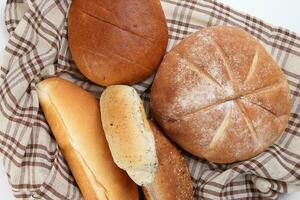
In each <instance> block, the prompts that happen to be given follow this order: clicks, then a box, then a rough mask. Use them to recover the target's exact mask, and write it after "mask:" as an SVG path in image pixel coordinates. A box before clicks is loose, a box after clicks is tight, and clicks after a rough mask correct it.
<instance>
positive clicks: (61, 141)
mask: <svg viewBox="0 0 300 200" xmlns="http://www.w3.org/2000/svg"><path fill="white" fill-rule="evenodd" d="M37 92H38V97H39V101H40V105H41V107H42V110H43V112H44V114H45V117H46V119H47V122H48V123H49V126H50V128H51V130H52V131H53V134H54V136H55V138H56V141H57V143H58V145H59V147H60V149H61V151H62V153H63V155H64V156H65V159H66V161H67V163H68V165H69V167H70V169H71V171H72V173H73V175H74V178H75V180H76V182H77V184H78V186H79V188H80V190H81V192H82V195H83V198H84V199H85V200H94V199H98V200H115V199H130V200H131V199H132V200H138V198H139V197H138V190H137V186H136V184H134V182H133V181H132V180H131V179H130V178H129V177H128V175H127V174H126V172H124V171H123V170H121V169H120V168H118V167H117V166H116V164H115V163H114V162H113V159H112V156H111V153H110V150H109V147H108V144H107V141H106V139H105V135H104V133H103V130H102V126H101V118H100V111H99V104H98V101H97V100H96V98H94V97H93V96H92V95H90V94H89V93H88V92H86V91H84V90H83V89H81V88H80V87H78V86H76V85H75V84H73V83H71V82H69V81H65V80H63V79H60V78H50V79H47V80H44V81H42V82H41V83H39V84H38V85H37Z"/></svg>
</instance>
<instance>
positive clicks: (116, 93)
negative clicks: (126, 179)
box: [100, 85, 193, 200]
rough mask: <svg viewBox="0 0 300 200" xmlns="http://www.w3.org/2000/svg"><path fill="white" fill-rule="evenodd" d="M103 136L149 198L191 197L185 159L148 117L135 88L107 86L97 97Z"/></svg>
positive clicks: (183, 199)
mask: <svg viewBox="0 0 300 200" xmlns="http://www.w3.org/2000/svg"><path fill="white" fill-rule="evenodd" d="M100 108H101V118H102V124H103V129H104V132H105V136H106V139H107V141H108V144H109V147H110V150H111V152H112V156H113V159H114V161H115V162H116V163H117V165H118V166H119V167H120V168H122V169H124V170H126V171H127V173H128V174H129V176H130V177H131V178H132V179H133V180H134V181H135V182H136V183H137V184H138V185H142V186H143V190H144V192H145V196H146V198H147V199H149V200H154V199H160V200H189V199H193V191H192V181H191V177H190V176H189V172H188V168H187V163H186V161H185V160H184V157H183V156H182V155H181V154H180V152H179V151H178V150H177V149H176V147H175V146H174V145H173V144H172V143H171V142H170V141H169V140H168V139H167V138H165V137H164V135H163V134H162V133H161V132H160V130H159V129H158V128H157V127H156V126H155V124H154V123H152V122H149V121H148V120H147V116H146V114H145V111H144V107H143V104H142V101H141V99H140V97H139V96H138V94H137V92H136V91H135V89H134V88H132V87H129V86H124V85H116V86H110V87H108V88H107V89H106V90H105V91H104V92H103V93H102V95H101V98H100Z"/></svg>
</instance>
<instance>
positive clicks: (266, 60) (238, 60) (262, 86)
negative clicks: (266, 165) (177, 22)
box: [151, 26, 291, 163]
mask: <svg viewBox="0 0 300 200" xmlns="http://www.w3.org/2000/svg"><path fill="white" fill-rule="evenodd" d="M151 105H152V110H153V113H154V117H155V118H156V119H157V121H158V122H159V123H160V124H161V126H162V127H163V128H164V130H165V131H166V133H167V134H169V136H170V137H171V138H172V139H173V140H174V141H175V142H177V143H178V144H179V145H180V146H181V147H183V148H184V149H185V150H187V151H189V152H191V153H193V154H195V155H197V156H199V157H204V158H206V159H208V160H210V161H214V162H220V163H230V162H234V161H239V160H244V159H248V158H251V157H253V156H254V155H256V154H258V153H259V152H261V151H262V150H264V149H265V148H266V147H267V146H269V145H270V144H272V143H273V142H274V140H275V139H276V138H277V137H278V136H279V135H280V134H281V133H282V132H283V130H284V128H285V126H286V124H287V120H288V116H289V113H290V110H291V102H290V98H289V88H288V83H287V80H286V78H285V77H284V75H283V73H282V71H281V70H280V68H279V66H278V65H277V64H276V63H275V61H274V60H273V59H272V57H271V56H270V55H269V54H268V53H267V52H266V50H265V49H264V48H263V47H262V45H261V44H259V43H258V42H257V41H256V40H255V39H254V38H253V37H252V36H250V35H249V34H248V33H246V32H245V31H243V30H241V29H239V28H235V27H222V26H219V27H211V28H207V29H203V30H201V31H199V32H197V33H194V34H192V35H191V36H190V37H188V38H186V39H185V40H183V41H182V42H181V43H180V44H179V45H177V46H176V47H175V48H174V49H173V50H172V51H171V52H170V53H169V54H168V55H166V57H165V58H164V61H163V62H162V65H161V67H160V68H159V71H158V73H157V76H156V78H155V80H154V83H153V87H152V93H151Z"/></svg>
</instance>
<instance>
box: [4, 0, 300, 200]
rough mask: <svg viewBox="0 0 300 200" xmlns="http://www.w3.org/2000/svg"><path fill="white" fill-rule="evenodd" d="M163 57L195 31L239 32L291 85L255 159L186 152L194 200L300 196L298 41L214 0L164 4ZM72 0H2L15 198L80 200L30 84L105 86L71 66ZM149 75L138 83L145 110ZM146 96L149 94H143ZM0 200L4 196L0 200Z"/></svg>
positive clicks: (9, 166) (165, 0)
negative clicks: (283, 118) (285, 115)
mask: <svg viewBox="0 0 300 200" xmlns="http://www.w3.org/2000/svg"><path fill="white" fill-rule="evenodd" d="M161 2H162V6H163V9H164V12H165V15H166V17H167V22H168V28H169V44H168V49H167V50H168V51H169V50H170V49H172V47H173V46H174V45H176V44H177V43H178V42H179V41H180V40H182V39H183V38H185V37H186V36H188V35H189V34H191V33H192V32H194V31H197V30H199V29H201V28H203V27H207V26H212V25H234V26H239V27H241V28H243V29H245V30H246V31H248V32H249V33H251V34H252V35H253V36H254V37H256V38H257V39H258V40H260V41H261V42H262V43H263V45H264V46H265V47H266V48H267V50H268V51H269V52H270V53H271V54H272V55H273V57H274V59H276V60H277V62H278V63H279V65H280V66H281V67H282V69H283V71H284V72H285V74H286V76H287V79H288V81H289V84H290V89H291V95H292V101H293V108H292V113H291V117H290V120H289V123H288V127H287V128H286V130H285V133H284V134H283V135H282V137H281V138H279V139H278V140H277V142H276V143H275V144H274V145H272V146H271V147H270V148H268V149H267V150H266V151H265V152H263V153H261V154H260V155H258V156H257V157H255V158H252V159H250V160H247V161H243V162H239V163H234V164H230V165H216V164H212V163H209V162H207V161H205V160H201V159H198V158H196V157H193V156H191V155H189V154H187V153H185V157H186V159H187V161H188V163H189V170H190V173H191V176H192V180H193V187H194V198H195V199H276V198H277V197H278V195H279V193H286V192H293V191H296V190H300V115H299V113H300V112H299V111H300V37H299V36H298V35H296V34H295V33H293V32H291V31H288V30H286V29H283V28H278V27H272V26H270V25H268V24H266V23H265V22H263V21H261V20H259V19H257V18H255V17H252V16H249V15H245V14H242V13H240V12H237V11H235V10H233V9H231V8H229V7H227V6H224V5H223V4H221V3H218V2H216V1H212V0H162V1H161ZM70 3H71V0H27V1H26V0H7V6H6V10H5V22H6V26H7V30H8V32H9V33H10V39H9V42H8V44H7V46H6V49H5V53H4V56H3V58H2V64H1V68H0V154H1V160H2V163H3V165H4V167H5V170H6V173H7V175H8V177H9V182H10V184H11V186H12V190H13V193H14V195H15V197H16V198H20V199H70V200H77V199H81V194H80V191H79V189H78V187H77V185H76V183H75V181H74V179H73V177H72V175H71V174H70V171H69V169H68V167H67V165H66V163H65V160H64V158H63V155H62V154H61V152H60V150H59V148H58V146H57V144H56V143H55V141H54V139H53V137H52V136H51V132H50V129H49V127H48V125H47V123H46V121H45V118H44V116H43V114H42V113H41V111H40V109H39V102H38V98H37V93H36V89H35V86H36V84H37V83H38V82H39V81H41V80H43V79H46V78H48V77H51V76H60V77H63V78H64V79H68V80H71V81H72V82H75V83H76V84H78V85H80V86H81V87H83V88H84V89H86V90H88V91H90V92H91V93H92V94H94V95H95V96H97V97H99V95H100V93H101V91H102V88H100V87H98V86H96V85H93V84H92V83H91V82H89V81H87V79H85V78H84V77H83V76H82V75H81V74H80V73H79V72H78V70H77V69H76V68H75V67H74V63H73V61H72V58H71V55H70V52H69V49H68V41H67V23H66V18H67V13H68V8H69V6H70ZM151 80H152V77H150V78H149V79H148V80H146V81H144V82H143V83H140V84H137V85H135V88H136V89H137V90H138V91H139V92H140V94H141V95H142V97H143V99H144V101H145V106H146V109H147V110H149V89H148V90H146V89H147V88H149V86H150V85H151ZM145 90H146V91H145ZM0 198H1V197H0Z"/></svg>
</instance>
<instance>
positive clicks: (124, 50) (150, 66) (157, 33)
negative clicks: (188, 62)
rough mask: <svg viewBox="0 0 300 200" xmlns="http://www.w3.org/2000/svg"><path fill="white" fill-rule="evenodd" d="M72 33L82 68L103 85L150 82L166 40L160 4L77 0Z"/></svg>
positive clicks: (138, 0) (133, 0) (142, 0)
mask: <svg viewBox="0 0 300 200" xmlns="http://www.w3.org/2000/svg"><path fill="white" fill-rule="evenodd" d="M68 35H69V45H70V49H71V53H72V56H73V59H74V60H75V63H76V65H77V67H78V68H79V70H80V71H81V72H82V73H83V74H84V75H85V76H86V77H87V78H89V79H90V80H91V81H93V82H95V83H97V84H100V85H104V86H108V85H113V84H132V83H136V82H139V81H142V80H144V79H146V78H147V77H148V76H150V75H151V73H153V71H154V70H155V69H156V68H157V67H158V65H159V64H160V62H161V59H162V58H163V55H164V53H165V49H166V45H167V40H168V30H167V25H166V19H165V16H164V13H163V11H162V8H161V5H160V2H159V1H158V0H154V1H146V0H129V1H128V0H126V1H125V0H121V1H108V0H100V1H99V0H90V1H81V0H74V1H73V2H72V5H71V8H70V13H69V18H68Z"/></svg>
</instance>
